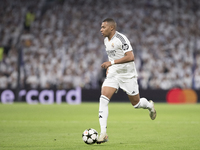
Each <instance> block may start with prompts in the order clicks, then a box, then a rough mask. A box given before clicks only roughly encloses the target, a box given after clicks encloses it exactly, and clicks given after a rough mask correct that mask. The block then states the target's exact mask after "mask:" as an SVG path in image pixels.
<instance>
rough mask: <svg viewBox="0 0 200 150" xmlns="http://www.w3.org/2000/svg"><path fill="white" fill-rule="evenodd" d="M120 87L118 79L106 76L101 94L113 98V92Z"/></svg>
mask: <svg viewBox="0 0 200 150" xmlns="http://www.w3.org/2000/svg"><path fill="white" fill-rule="evenodd" d="M118 88H119V83H118V81H117V80H116V79H114V78H106V79H105V80H104V82H103V85H102V88H101V94H102V95H104V96H106V97H107V98H109V99H111V97H112V96H113V94H114V93H115V92H117V90H118Z"/></svg>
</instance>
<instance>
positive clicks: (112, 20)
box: [102, 18, 117, 29]
mask: <svg viewBox="0 0 200 150" xmlns="http://www.w3.org/2000/svg"><path fill="white" fill-rule="evenodd" d="M102 22H108V23H111V24H113V25H114V28H115V29H116V28H117V23H116V22H115V20H114V19H112V18H106V19H104V20H103V21H102Z"/></svg>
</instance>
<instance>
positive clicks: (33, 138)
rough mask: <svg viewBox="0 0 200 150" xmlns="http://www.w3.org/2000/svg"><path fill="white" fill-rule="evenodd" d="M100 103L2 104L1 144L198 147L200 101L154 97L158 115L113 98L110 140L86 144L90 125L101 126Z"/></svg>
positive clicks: (69, 149)
mask: <svg viewBox="0 0 200 150" xmlns="http://www.w3.org/2000/svg"><path fill="white" fill-rule="evenodd" d="M98 107H99V106H98V103H82V104H80V105H68V104H65V103H63V104H61V105H57V104H53V105H41V104H37V105H28V104H26V103H14V104H12V105H5V104H0V149H1V150H199V149H200V104H190V105H186V104H184V105H169V104H166V103H155V108H156V110H157V118H156V119H155V120H154V121H152V120H151V119H150V118H149V114H148V110H144V109H134V108H133V107H132V106H131V104H130V103H112V102H110V104H109V117H108V129H107V133H108V136H109V141H108V142H107V143H103V144H100V145H97V144H94V145H87V144H85V143H84V142H83V141H82V136H81V135H82V133H83V131H84V130H85V129H87V128H94V129H96V130H97V131H98V132H100V127H99V119H98Z"/></svg>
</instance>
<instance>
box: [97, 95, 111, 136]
mask: <svg viewBox="0 0 200 150" xmlns="http://www.w3.org/2000/svg"><path fill="white" fill-rule="evenodd" d="M109 101H110V100H109V99H108V98H107V97H106V96H104V95H101V96H100V99H99V123H100V127H101V133H104V132H106V129H107V119H108V103H109Z"/></svg>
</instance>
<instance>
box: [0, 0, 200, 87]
mask: <svg viewBox="0 0 200 150" xmlns="http://www.w3.org/2000/svg"><path fill="white" fill-rule="evenodd" d="M0 4H1V5H0V16H1V17H0V88H16V87H17V81H18V72H19V70H20V79H19V82H20V85H21V88H25V87H28V88H60V89H61V88H66V89H68V88H74V87H77V86H80V87H82V88H87V89H90V88H93V89H95V88H99V87H101V83H102V81H103V79H104V78H105V70H103V69H101V67H100V66H101V63H103V62H104V61H106V60H107V55H106V52H105V47H104V44H103V37H102V35H101V33H100V26H101V22H102V20H103V19H105V18H107V17H111V18H113V19H115V20H116V22H117V26H118V27H117V30H118V31H120V32H122V33H124V34H125V35H126V36H127V37H128V38H129V40H130V42H131V44H132V46H133V52H134V55H135V63H136V67H137V71H138V74H139V76H138V81H139V84H140V88H142V89H164V90H166V89H170V88H174V87H180V88H194V89H200V30H199V29H200V20H199V18H200V9H199V8H200V1H198V0H191V1H187V0H177V1H174V0H140V1H136V0H135V1H133V0H114V1H108V0H98V1H94V0H34V1H31V0H26V1H23V0H5V1H1V2H0ZM18 58H19V59H20V61H19V62H18ZM18 64H19V65H20V66H21V67H20V69H18Z"/></svg>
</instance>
